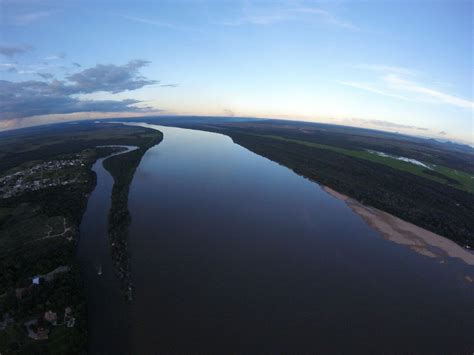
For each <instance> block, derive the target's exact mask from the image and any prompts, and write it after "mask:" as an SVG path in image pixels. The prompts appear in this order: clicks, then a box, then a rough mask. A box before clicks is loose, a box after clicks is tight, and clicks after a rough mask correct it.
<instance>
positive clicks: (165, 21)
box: [0, 0, 474, 145]
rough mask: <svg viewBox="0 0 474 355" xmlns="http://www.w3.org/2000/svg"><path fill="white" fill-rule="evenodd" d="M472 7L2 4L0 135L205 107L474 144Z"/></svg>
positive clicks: (209, 111)
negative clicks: (33, 127) (71, 122)
mask: <svg viewBox="0 0 474 355" xmlns="http://www.w3.org/2000/svg"><path fill="white" fill-rule="evenodd" d="M473 4H474V2H473V1H464V2H463V1H456V0H450V1H436V2H433V1H408V0H404V1H350V2H344V1H331V2H316V1H226V0H221V1H217V0H214V1H206V0H195V1H191V0H188V1H177V0H174V1H140V0H138V1H128V2H126V1H120V0H118V1H108V0H103V1H64V0H63V1H48V0H42V1H39V0H15V1H11V0H0V129H1V130H5V129H12V128H17V127H24V126H30V125H36V124H42V123H47V122H56V121H63V120H72V119H74V120H76V119H82V118H97V117H100V118H102V117H130V116H143V115H214V116H243V117H268V118H282V119H295V120H305V121H316V122H328V123H336V124H345V125H352V126H358V127H367V128H375V129H382V130H387V131H392V132H400V133H405V134H412V135H417V136H427V137H435V138H439V139H449V140H455V141H462V142H464V143H469V144H471V145H472V144H474V126H473V113H474V102H473V101H474V99H473V90H474V89H473V85H474V84H473V80H474V79H473V68H474V63H473V38H474V37H473V28H474V26H473V6H474V5H473Z"/></svg>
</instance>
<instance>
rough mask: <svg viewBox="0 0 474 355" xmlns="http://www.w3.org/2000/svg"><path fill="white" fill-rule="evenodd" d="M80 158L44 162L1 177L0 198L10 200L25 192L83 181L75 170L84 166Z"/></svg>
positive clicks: (79, 172)
mask: <svg viewBox="0 0 474 355" xmlns="http://www.w3.org/2000/svg"><path fill="white" fill-rule="evenodd" d="M80 157H81V155H80V154H78V155H77V157H76V158H75V159H69V160H51V161H45V162H42V163H39V164H36V165H34V166H32V167H25V168H24V169H21V170H19V171H16V172H13V173H11V174H7V175H5V176H3V177H1V178H0V198H2V199H5V198H10V197H13V196H18V195H21V194H23V193H25V192H30V191H37V190H41V189H44V188H47V187H54V186H59V185H70V184H74V183H79V182H81V181H83V180H85V179H84V177H83V176H82V175H81V171H78V170H76V168H78V167H83V166H84V165H85V163H84V161H83V159H81V158H80Z"/></svg>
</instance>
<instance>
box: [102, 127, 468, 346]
mask: <svg viewBox="0 0 474 355" xmlns="http://www.w3.org/2000/svg"><path fill="white" fill-rule="evenodd" d="M144 126H147V127H154V128H156V129H159V130H160V131H162V132H163V133H164V139H163V141H162V142H161V143H160V144H159V145H157V146H155V147H153V148H151V149H150V150H149V151H147V153H146V154H145V155H144V157H143V159H142V161H141V163H140V165H139V167H138V169H137V171H136V173H135V176H134V179H133V182H132V185H131V188H130V194H129V209H130V212H131V215H132V223H131V226H130V236H129V237H130V244H129V245H130V254H131V263H132V279H133V283H134V286H135V294H134V301H133V304H132V306H131V309H130V315H129V316H130V319H129V322H128V323H129V324H128V327H127V328H128V334H129V339H128V342H129V346H130V352H131V353H133V354H154V353H198V352H199V353H242V354H249V353H274V354H276V353H283V352H285V353H297V352H300V353H301V352H305V353H316V352H319V353H330V352H338V353H340V352H347V353H360V352H372V353H423V352H426V353H443V354H447V353H471V352H472V351H473V350H474V347H473V344H474V342H473V339H474V338H473V330H474V307H473V304H474V290H473V286H472V285H473V284H472V283H469V282H467V281H466V280H465V279H464V278H463V276H462V275H464V272H465V271H466V270H467V272H468V273H471V274H472V266H467V265H465V264H463V263H462V262H460V261H457V260H455V259H449V260H447V261H445V262H444V263H442V264H441V263H439V262H438V261H435V260H434V259H432V258H429V257H426V256H423V255H420V254H417V253H415V252H413V251H412V250H409V249H407V248H405V247H404V246H401V245H398V244H395V243H392V242H390V241H387V240H385V239H383V238H382V237H381V236H380V235H379V233H378V232H376V231H375V230H373V229H372V228H371V227H369V226H368V225H367V224H366V223H365V222H364V221H363V220H362V219H361V218H360V217H359V216H358V215H357V214H355V213H354V212H353V211H352V210H351V209H350V208H349V207H347V206H346V204H345V203H344V202H342V201H340V200H337V199H335V198H334V197H332V196H330V195H329V194H327V193H326V192H325V191H324V190H323V189H322V188H321V187H320V186H319V185H317V184H316V183H314V182H311V181H309V180H307V179H305V178H303V177H301V176H299V175H297V174H295V173H294V172H292V171H291V170H289V169H287V168H285V167H283V166H281V165H278V164H276V163H274V162H272V161H270V160H268V159H266V158H263V157H260V156H258V155H256V154H254V153H252V152H250V151H248V150H247V149H245V148H243V147H241V146H239V145H237V144H234V143H233V142H232V140H231V139H230V138H229V137H227V136H224V135H219V134H215V133H208V132H201V131H195V130H186V129H180V128H172V127H162V126H152V125H144ZM99 297H100V296H99ZM127 313H128V312H127ZM111 322H112V324H111V325H112V326H113V322H114V319H112V320H111Z"/></svg>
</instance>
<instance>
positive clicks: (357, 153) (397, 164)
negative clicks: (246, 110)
mask: <svg viewBox="0 0 474 355" xmlns="http://www.w3.org/2000/svg"><path fill="white" fill-rule="evenodd" d="M253 135H256V136H261V137H266V138H272V139H277V140H281V141H286V142H292V143H297V144H302V145H305V146H308V147H313V148H319V149H325V150H331V151H333V152H337V153H341V154H344V155H348V156H351V157H354V158H359V159H365V160H369V161H372V162H374V163H379V164H383V165H386V166H389V167H391V168H394V169H397V170H401V171H406V172H409V173H411V174H415V175H418V176H422V177H424V178H427V179H430V180H433V181H437V182H440V183H443V184H447V185H449V186H452V187H455V188H457V189H461V190H465V191H468V192H471V193H474V177H473V176H471V175H470V174H468V173H465V172H463V171H459V170H455V169H451V168H448V167H446V166H440V165H435V164H430V163H425V164H426V165H427V166H429V167H430V168H431V169H432V170H433V171H434V172H436V173H437V174H436V175H433V174H430V173H429V170H428V169H426V168H424V167H422V166H419V165H415V164H412V163H408V162H405V161H402V160H398V159H396V158H393V157H385V156H380V155H377V154H375V153H372V152H369V151H367V150H353V149H346V148H340V147H335V146H330V145H326V144H318V143H313V142H307V141H303V140H297V139H291V138H286V137H281V136H275V135H263V134H253Z"/></svg>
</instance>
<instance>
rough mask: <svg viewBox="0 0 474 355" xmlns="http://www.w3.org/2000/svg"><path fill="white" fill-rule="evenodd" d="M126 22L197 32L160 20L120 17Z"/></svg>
mask: <svg viewBox="0 0 474 355" xmlns="http://www.w3.org/2000/svg"><path fill="white" fill-rule="evenodd" d="M118 16H120V17H122V18H124V19H126V20H129V21H133V22H138V23H143V24H146V25H152V26H157V27H164V28H169V29H171V30H178V31H196V29H193V28H191V27H186V26H180V25H176V24H172V23H169V22H164V21H160V20H152V19H148V18H144V17H137V16H129V15H118Z"/></svg>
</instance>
